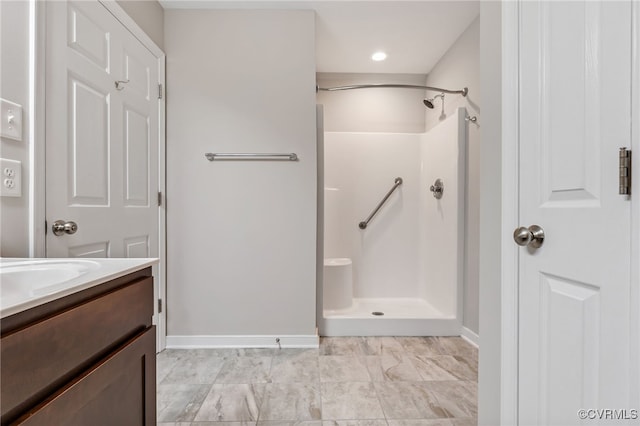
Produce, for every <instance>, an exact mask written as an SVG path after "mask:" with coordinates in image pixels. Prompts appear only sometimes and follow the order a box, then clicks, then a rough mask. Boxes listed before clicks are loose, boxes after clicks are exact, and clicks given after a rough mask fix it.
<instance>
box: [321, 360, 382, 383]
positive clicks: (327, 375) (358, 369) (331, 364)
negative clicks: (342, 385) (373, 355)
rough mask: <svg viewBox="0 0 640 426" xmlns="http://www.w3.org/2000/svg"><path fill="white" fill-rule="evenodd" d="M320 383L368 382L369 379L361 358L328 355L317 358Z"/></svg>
mask: <svg viewBox="0 0 640 426" xmlns="http://www.w3.org/2000/svg"><path fill="white" fill-rule="evenodd" d="M319 363H320V381H322V382H369V381H371V377H370V376H369V372H368V370H367V366H366V364H365V362H364V358H363V357H357V356H353V355H349V356H344V355H328V356H322V357H320V358H319Z"/></svg>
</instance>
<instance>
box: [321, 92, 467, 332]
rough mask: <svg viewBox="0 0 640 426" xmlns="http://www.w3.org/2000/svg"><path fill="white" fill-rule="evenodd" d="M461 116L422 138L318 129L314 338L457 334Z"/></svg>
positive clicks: (460, 267) (460, 278) (464, 127)
mask: <svg viewBox="0 0 640 426" xmlns="http://www.w3.org/2000/svg"><path fill="white" fill-rule="evenodd" d="M460 92H461V91H460ZM460 92H458V93H460ZM464 95H466V92H465V93H464V94H463V96H464ZM425 105H427V103H426V102H425ZM427 106H428V105H427ZM466 119H467V117H466V110H465V109H464V108H458V109H457V110H456V112H455V114H452V115H450V116H449V117H447V118H446V119H444V120H442V121H441V122H440V123H439V124H438V125H437V126H435V127H434V128H432V129H431V130H430V131H428V132H426V133H348V132H326V133H325V132H322V130H321V129H320V130H319V132H318V133H319V147H318V151H319V158H320V160H319V168H318V169H319V187H320V188H319V189H321V191H320V192H321V193H320V194H319V201H320V202H319V212H318V214H319V218H320V220H319V223H320V224H321V226H319V233H320V234H321V235H319V238H322V241H321V242H320V243H319V247H318V248H319V256H318V263H319V264H318V268H319V279H318V283H319V284H318V287H319V288H318V299H317V300H318V326H319V331H320V334H321V335H323V336H354V335H357V336H384V335H394V336H437V335H459V334H460V331H461V327H462V286H463V265H464V214H465V206H464V200H465V176H464V173H465V153H466V143H467V142H466V141H467V123H466V121H467V120H466ZM319 121H320V122H321V121H322V118H321V117H320V119H319Z"/></svg>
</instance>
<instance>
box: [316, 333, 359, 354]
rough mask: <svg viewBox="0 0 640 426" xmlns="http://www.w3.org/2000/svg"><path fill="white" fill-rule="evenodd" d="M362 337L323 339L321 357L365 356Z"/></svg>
mask: <svg viewBox="0 0 640 426" xmlns="http://www.w3.org/2000/svg"><path fill="white" fill-rule="evenodd" d="M362 346H363V341H362V337H321V338H320V348H319V354H320V355H364V354H365V353H364V350H363V348H362Z"/></svg>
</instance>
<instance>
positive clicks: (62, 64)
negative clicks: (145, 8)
mask: <svg viewBox="0 0 640 426" xmlns="http://www.w3.org/2000/svg"><path fill="white" fill-rule="evenodd" d="M46 43H47V45H46V67H47V77H46V78H47V79H46V215H47V222H48V227H49V229H48V232H47V239H46V240H47V245H46V249H47V256H48V257H157V256H158V201H157V192H158V142H157V141H158V89H157V88H158V65H157V59H156V58H155V57H154V56H153V55H152V54H151V53H150V52H149V51H148V50H147V49H146V48H145V47H144V46H143V45H142V44H141V43H140V42H139V41H138V40H137V39H135V38H134V37H133V35H131V33H129V31H127V30H126V29H125V28H124V27H123V26H122V25H121V24H120V23H119V22H118V21H117V20H116V19H115V18H114V17H113V16H112V15H111V14H110V13H109V12H108V11H107V10H106V9H105V8H104V6H102V5H101V4H100V3H98V2H97V1H81V2H76V3H72V2H48V4H47V40H46ZM118 81H119V83H117V86H118V87H116V82H118ZM56 220H64V221H73V222H75V223H77V225H78V230H77V232H76V233H74V234H72V235H70V234H63V235H60V236H56V235H54V233H53V232H51V226H52V224H53V222H54V221H56Z"/></svg>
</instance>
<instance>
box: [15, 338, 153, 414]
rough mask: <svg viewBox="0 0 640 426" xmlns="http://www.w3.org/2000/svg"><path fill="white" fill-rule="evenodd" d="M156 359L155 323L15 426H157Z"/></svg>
mask: <svg viewBox="0 0 640 426" xmlns="http://www.w3.org/2000/svg"><path fill="white" fill-rule="evenodd" d="M155 357H156V354H155V327H151V328H148V329H147V330H146V331H144V332H142V333H140V334H139V335H137V336H136V337H134V338H133V339H131V340H130V341H129V342H127V343H126V344H125V345H123V346H121V347H120V348H119V349H118V350H116V351H115V352H113V353H112V354H111V355H109V356H108V357H106V358H105V359H103V360H102V361H101V362H99V363H98V364H96V365H95V366H94V367H93V368H91V369H90V370H89V371H87V372H86V373H85V374H83V375H81V376H79V377H78V378H77V379H76V380H74V381H73V382H71V383H70V384H69V385H68V386H66V387H65V388H63V389H61V390H60V391H58V392H56V393H55V394H54V395H52V397H51V398H49V399H48V400H46V401H45V402H43V403H42V404H40V405H39V406H37V407H35V408H34V410H32V411H31V412H30V413H27V414H25V415H24V416H23V417H22V418H20V419H18V421H17V422H16V423H15V424H20V425H29V426H31V425H43V426H44V425H46V426H51V425H65V426H75V425H77V426H86V425H92V426H113V425H119V426H129V425H132V426H133V425H136V426H140V425H146V426H151V425H155V424H156V380H155V377H156V358H155Z"/></svg>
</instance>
